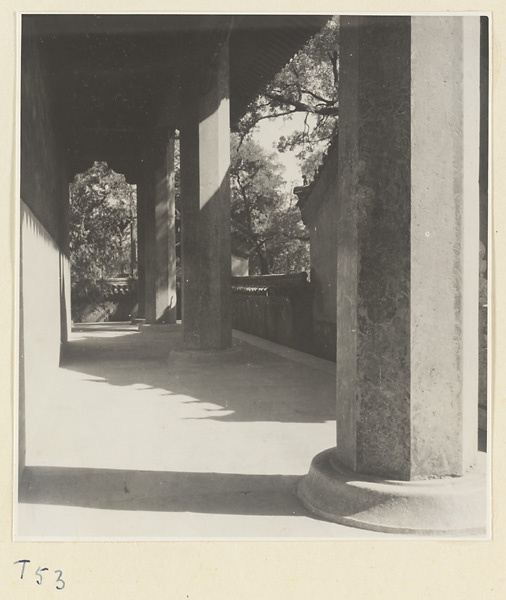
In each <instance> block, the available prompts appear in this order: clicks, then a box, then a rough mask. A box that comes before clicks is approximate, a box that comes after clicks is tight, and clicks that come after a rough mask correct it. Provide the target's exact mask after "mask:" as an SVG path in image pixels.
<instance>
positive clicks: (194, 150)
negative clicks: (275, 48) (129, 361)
mask: <svg viewBox="0 0 506 600" xmlns="http://www.w3.org/2000/svg"><path fill="white" fill-rule="evenodd" d="M193 41H194V42H195V43H194V44H188V45H187V46H186V50H185V53H186V56H187V59H188V64H187V69H186V72H185V77H184V81H183V112H184V121H183V123H182V126H181V257H182V267H183V270H182V322H183V340H184V347H185V348H186V349H187V350H190V351H191V350H196V351H201V350H206V351H214V350H225V349H228V348H230V347H231V345H232V323H231V274H230V271H231V255H230V173H229V169H230V108H229V52H228V41H224V43H222V44H221V45H220V46H218V47H217V48H215V51H214V54H213V57H212V60H209V57H207V56H206V57H203V56H199V52H198V41H196V40H193Z"/></svg>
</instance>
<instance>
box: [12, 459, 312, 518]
mask: <svg viewBox="0 0 506 600" xmlns="http://www.w3.org/2000/svg"><path fill="white" fill-rule="evenodd" d="M299 480H300V476H295V475H248V474H232V473H191V472H172V471H130V470H113V469H85V468H66V467H25V469H24V470H23V473H22V476H21V479H20V485H19V502H20V503H26V504H42V505H44V504H46V505H59V506H75V507H82V508H95V509H103V510H128V511H162V512H193V513H207V514H228V515H263V516H266V515H268V516H280V515H284V516H308V513H307V512H306V511H305V509H304V508H303V506H302V505H301V503H300V501H299V500H298V498H297V497H296V495H295V492H296V488H297V484H298V482H299Z"/></svg>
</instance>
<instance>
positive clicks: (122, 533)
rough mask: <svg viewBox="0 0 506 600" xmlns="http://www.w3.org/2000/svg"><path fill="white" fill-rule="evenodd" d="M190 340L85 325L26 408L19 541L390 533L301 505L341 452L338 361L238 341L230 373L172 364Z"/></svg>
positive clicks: (227, 367)
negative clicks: (321, 516) (300, 493)
mask: <svg viewBox="0 0 506 600" xmlns="http://www.w3.org/2000/svg"><path fill="white" fill-rule="evenodd" d="M251 342H254V343H255V345H253V343H251ZM180 343H181V332H180V330H176V331H172V332H165V333H163V334H162V333H154V332H153V331H150V332H143V333H139V332H137V330H136V329H135V328H134V327H132V326H131V325H129V324H93V325H83V326H78V327H76V328H75V330H74V332H73V333H72V336H71V343H70V345H69V352H68V356H67V358H66V360H65V363H64V364H63V365H62V367H61V368H60V369H59V370H58V372H57V373H56V375H55V378H54V386H53V388H52V390H50V392H49V393H48V394H47V395H45V396H44V397H43V398H40V399H38V402H37V406H29V407H28V406H27V429H26V431H27V461H26V463H27V465H28V468H27V469H26V470H25V473H24V476H23V481H22V485H21V492H20V503H19V505H18V514H17V527H16V530H17V537H18V539H23V538H30V539H38V538H43V539H48V538H50V539H97V538H107V539H174V538H179V539H181V538H183V539H206V538H213V539H214V538H238V537H240V538H254V539H255V538H322V537H323V538H340V539H342V538H351V539H355V538H375V537H378V536H379V537H383V536H382V535H380V534H375V533H371V532H366V531H360V530H357V529H353V528H348V527H344V526H340V525H336V524H333V523H328V522H325V521H321V520H318V519H315V518H313V517H311V516H309V515H308V513H307V511H306V510H305V509H304V508H303V507H302V505H301V504H300V502H299V501H298V499H297V497H296V495H295V489H296V486H297V483H298V481H299V479H300V477H301V476H302V475H304V474H305V473H306V472H307V469H308V467H309V464H310V462H311V459H312V458H313V456H314V455H315V454H317V453H318V452H320V451H321V450H324V449H325V448H328V447H330V446H332V445H334V441H335V422H334V419H335V415H334V403H335V384H334V369H333V365H332V364H331V363H329V362H328V361H323V360H320V359H316V358H314V357H310V356H308V355H305V354H302V353H299V352H296V351H293V350H289V349H287V348H283V347H281V346H278V345H276V344H271V343H269V342H265V341H264V340H258V339H257V338H253V337H252V336H248V335H246V334H241V333H237V334H236V336H234V347H236V348H238V349H239V350H240V356H239V357H232V360H231V361H230V362H228V363H224V364H213V365H209V364H207V365H206V364H198V365H196V364H190V363H184V364H180V363H175V364H174V363H173V362H172V361H169V360H168V356H169V351H170V348H177V347H178V346H179V345H180Z"/></svg>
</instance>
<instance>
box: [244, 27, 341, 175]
mask: <svg viewBox="0 0 506 600" xmlns="http://www.w3.org/2000/svg"><path fill="white" fill-rule="evenodd" d="M338 83H339V17H337V16H336V17H333V18H332V19H330V20H329V21H328V23H327V24H326V25H325V27H323V28H322V30H321V31H320V32H319V33H317V34H316V35H315V36H314V37H313V38H312V39H311V40H310V41H309V42H308V43H307V44H306V45H305V46H304V48H303V49H302V50H301V51H300V52H299V53H298V54H296V55H295V56H294V57H293V59H292V60H291V61H290V62H289V63H288V64H287V65H286V66H285V67H284V68H283V69H282V70H281V71H280V72H279V73H278V75H277V76H276V77H275V78H274V79H273V80H272V81H271V82H270V83H269V84H268V85H267V86H266V88H265V89H264V91H263V92H262V94H261V95H260V96H259V97H258V98H257V99H256V100H255V101H254V102H253V103H252V105H251V106H250V107H249V110H248V112H247V113H246V115H245V116H244V117H243V119H242V120H241V122H240V124H239V133H240V136H241V139H245V138H246V137H247V136H248V134H249V133H250V132H251V131H252V129H253V128H254V127H256V125H258V123H260V121H262V120H263V119H273V118H280V117H282V118H285V119H290V118H291V117H292V116H293V115H295V114H303V115H304V121H303V126H302V128H301V129H297V130H295V131H294V132H293V133H292V134H290V135H288V136H283V137H281V138H280V140H279V143H278V150H279V151H280V152H283V151H285V150H296V151H297V152H298V155H297V156H298V158H299V159H300V161H301V162H302V168H303V172H304V174H305V175H308V174H310V173H311V172H312V171H313V170H314V167H315V165H316V164H317V163H318V160H319V157H320V156H321V154H322V153H323V152H324V151H325V149H326V147H327V146H328V144H329V142H330V140H331V139H332V138H333V136H334V135H335V134H336V132H337V125H338V113H339V103H338ZM315 153H316V155H317V156H316V158H315V156H314V154H315ZM305 161H308V162H307V164H304V162H305Z"/></svg>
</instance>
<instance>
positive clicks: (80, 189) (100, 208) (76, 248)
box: [70, 162, 136, 303]
mask: <svg viewBox="0 0 506 600" xmlns="http://www.w3.org/2000/svg"><path fill="white" fill-rule="evenodd" d="M135 194H136V192H135V186H133V185H130V184H128V183H127V182H126V181H125V177H124V176H123V175H120V174H118V173H115V172H114V171H113V170H112V169H110V168H109V166H108V165H107V164H106V163H104V162H95V163H94V164H93V166H92V167H91V168H90V169H88V170H87V171H85V172H84V173H80V174H78V175H76V177H75V179H74V182H73V183H72V184H71V185H70V257H71V263H72V296H73V300H74V301H75V302H77V303H79V300H82V299H84V298H86V299H87V300H89V301H94V300H99V299H100V298H102V297H103V291H104V284H103V282H102V281H101V280H102V279H103V278H106V277H117V276H120V275H125V274H130V275H135V272H136V266H135V264H134V263H133V261H132V254H133V253H132V252H131V240H132V239H135V237H136V231H135V230H136V227H135V221H136V203H135V198H136V196H135Z"/></svg>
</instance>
